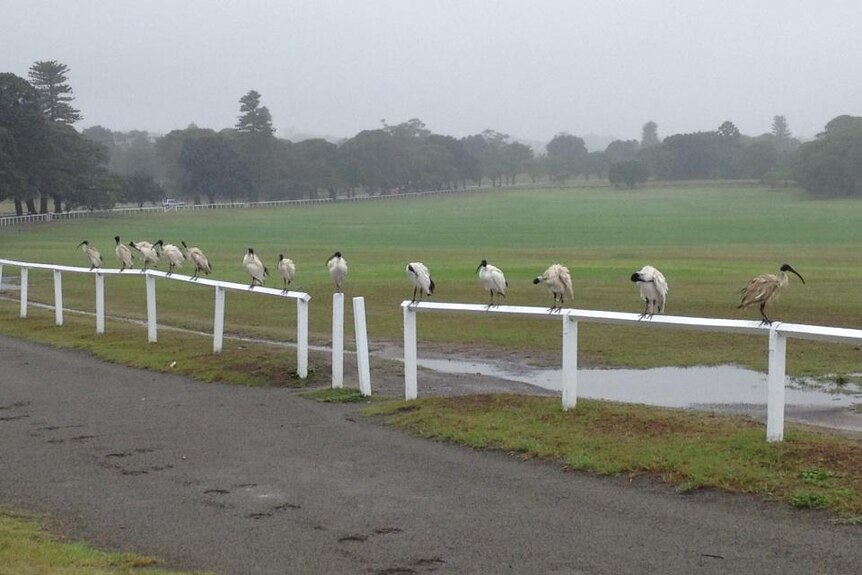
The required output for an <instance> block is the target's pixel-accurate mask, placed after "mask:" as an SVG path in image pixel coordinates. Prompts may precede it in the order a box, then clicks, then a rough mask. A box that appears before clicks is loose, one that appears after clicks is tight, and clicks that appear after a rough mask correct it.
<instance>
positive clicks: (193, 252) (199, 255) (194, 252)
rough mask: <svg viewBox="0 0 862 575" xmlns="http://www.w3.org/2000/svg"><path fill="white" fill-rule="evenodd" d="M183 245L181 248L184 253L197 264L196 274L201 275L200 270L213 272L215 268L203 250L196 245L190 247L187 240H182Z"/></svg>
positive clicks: (208, 272)
mask: <svg viewBox="0 0 862 575" xmlns="http://www.w3.org/2000/svg"><path fill="white" fill-rule="evenodd" d="M182 246H183V247H182V248H180V249H181V250H182V251H183V255H184V256H185V258H186V259H187V260H188V261H190V262H192V263H193V264H194V266H195V276H197V275H199V274H200V272H204V273H205V274H207V275H209V274H211V273H212V271H213V268H212V266H211V265H210V261H209V259H208V258H207V257H206V255H204V252H203V250H201V249H200V248H195V247H191V248H190V247H188V246H187V245H186V243H185V242H182Z"/></svg>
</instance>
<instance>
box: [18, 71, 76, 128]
mask: <svg viewBox="0 0 862 575" xmlns="http://www.w3.org/2000/svg"><path fill="white" fill-rule="evenodd" d="M69 71H70V70H69V67H68V66H66V65H65V64H62V63H60V62H58V61H56V60H43V61H39V62H36V63H34V64H33V65H32V66H30V72H29V76H30V83H31V84H33V87H34V88H36V92H38V93H39V98H40V100H41V104H42V113H43V114H44V115H45V118H46V119H47V120H49V121H51V122H62V123H64V124H74V123H75V122H77V121H79V120H81V119H82V118H83V116H81V112H80V110H77V109H76V108H73V107H72V105H71V104H70V102H71V101H72V100H74V99H75V98H73V97H72V87H71V86H69V84H67V83H66V80H67V77H66V75H67V74H68V73H69Z"/></svg>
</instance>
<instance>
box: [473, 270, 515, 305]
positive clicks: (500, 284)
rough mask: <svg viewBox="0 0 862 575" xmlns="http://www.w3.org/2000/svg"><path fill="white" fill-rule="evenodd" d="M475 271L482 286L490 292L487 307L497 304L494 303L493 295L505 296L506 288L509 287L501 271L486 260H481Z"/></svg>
mask: <svg viewBox="0 0 862 575" xmlns="http://www.w3.org/2000/svg"><path fill="white" fill-rule="evenodd" d="M476 272H477V273H478V275H479V281H480V282H481V283H482V287H484V288H485V289H486V290H488V292H489V293H490V294H491V303H489V304H488V306H487V307H488V308H490V307H491V306H493V305H498V304H495V303H494V296H495V295H496V296H499V297H506V288H507V287H509V282H507V281H506V276H504V275H503V271H502V270H501V269H500V268H498V267H496V266H492V265H491V264H489V263H488V260H482V261H481V263H479V267H477V268H476Z"/></svg>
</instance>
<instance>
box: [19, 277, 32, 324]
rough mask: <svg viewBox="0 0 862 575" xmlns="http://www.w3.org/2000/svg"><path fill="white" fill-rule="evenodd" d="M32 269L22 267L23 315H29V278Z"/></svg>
mask: <svg viewBox="0 0 862 575" xmlns="http://www.w3.org/2000/svg"><path fill="white" fill-rule="evenodd" d="M29 272H30V270H28V269H27V268H21V317H22V318H26V317H27V278H28V276H29V275H30V273H29Z"/></svg>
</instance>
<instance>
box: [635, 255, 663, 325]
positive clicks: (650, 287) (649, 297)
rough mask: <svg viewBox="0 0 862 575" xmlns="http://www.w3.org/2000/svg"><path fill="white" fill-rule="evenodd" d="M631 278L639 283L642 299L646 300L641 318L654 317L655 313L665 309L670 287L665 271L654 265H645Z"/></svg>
mask: <svg viewBox="0 0 862 575" xmlns="http://www.w3.org/2000/svg"><path fill="white" fill-rule="evenodd" d="M631 280H632V281H633V282H634V283H636V284H637V286H638V289H639V290H640V293H641V299H642V300H644V311H643V313H642V314H641V318H652V316H653V315H654V314H657V313H661V312H663V311H664V304H665V302H666V301H667V292H668V288H667V280H666V279H665V278H664V274H663V273H661V272H660V271H658V270H657V269H655V268H654V267H652V266H644V267H642V268H641V269H640V271H637V272H635V273H633V274H632V277H631Z"/></svg>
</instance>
